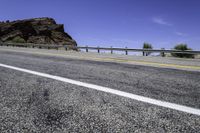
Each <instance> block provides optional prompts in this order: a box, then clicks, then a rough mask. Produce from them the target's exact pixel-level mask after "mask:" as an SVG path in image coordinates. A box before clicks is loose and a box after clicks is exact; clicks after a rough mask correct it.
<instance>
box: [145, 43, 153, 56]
mask: <svg viewBox="0 0 200 133" xmlns="http://www.w3.org/2000/svg"><path fill="white" fill-rule="evenodd" d="M143 49H153V46H152V45H151V44H150V43H144V44H143ZM150 54H151V52H143V56H145V55H146V56H148V55H150Z"/></svg>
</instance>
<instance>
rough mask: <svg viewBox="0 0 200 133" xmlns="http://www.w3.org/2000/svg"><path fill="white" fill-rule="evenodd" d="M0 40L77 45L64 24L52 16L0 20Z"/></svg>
mask: <svg viewBox="0 0 200 133" xmlns="http://www.w3.org/2000/svg"><path fill="white" fill-rule="evenodd" d="M0 42H11V43H35V44H55V45H68V46H69V47H75V46H77V44H76V42H75V41H74V40H73V39H72V37H71V36H70V35H69V34H67V33H65V31H64V26H63V24H57V23H56V21H55V20H54V19H52V18H33V19H25V20H17V21H12V22H9V21H6V22H0Z"/></svg>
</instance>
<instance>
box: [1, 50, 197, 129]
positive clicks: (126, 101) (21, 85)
mask: <svg viewBox="0 0 200 133" xmlns="http://www.w3.org/2000/svg"><path fill="white" fill-rule="evenodd" d="M0 49H1V50H0V64H3V65H8V66H13V67H15V68H20V69H25V70H31V71H34V72H38V73H43V74H49V75H51V76H56V77H62V78H65V79H70V80H73V81H80V82H81V83H87V84H89V85H91V84H92V85H96V86H100V87H106V88H111V89H114V90H117V91H119V92H125V93H127V94H134V95H137V96H142V97H145V98H150V99H154V100H155V101H161V102H166V103H172V104H173V105H177V106H178V107H179V105H180V106H181V107H182V106H183V107H188V108H189V109H196V110H197V111H200V98H199V97H200V82H199V81H200V72H199V70H198V67H199V66H198V61H193V62H192V61H191V60H188V61H183V62H184V63H185V64H179V63H180V62H181V61H179V60H178V59H177V60H178V61H177V62H173V64H174V66H173V68H171V66H169V67H168V66H165V67H164V68H163V67H162V66H160V67H159V66H158V65H156V64H155V66H153V64H151V65H150V66H149V64H148V63H147V65H145V64H144V63H143V64H139V63H135V64H134V63H133V62H132V63H124V62H121V63H120V62H118V61H116V62H115V61H110V62H109V61H108V60H107V61H105V60H103V61H100V60H98V61H95V60H89V59H87V60H84V59H82V58H81V57H80V59H79V58H78V57H77V58H71V57H64V56H54V55H53V54H52V55H51V54H48V55H47V54H46V55H45V54H44V52H42V51H40V50H38V51H37V52H38V53H34V52H32V53H31V52H30V51H31V50H30V51H29V53H28V52H27V51H24V52H22V51H23V50H24V49H21V50H19V49H17V48H12V50H10V49H9V50H8V49H6V48H0ZM19 51H20V52H19ZM39 53H40V54H39ZM83 55H84V54H83ZM85 56H86V55H85ZM82 57H83V56H82ZM86 57H87V56H86ZM93 58H95V57H94V56H93ZM98 58H100V57H98ZM123 58H125V57H123ZM128 58H130V57H128ZM134 58H135V57H134ZM148 58H149V57H148ZM96 59H97V58H96ZM103 59H105V58H103ZM120 59H121V57H120ZM115 60H117V59H115ZM123 60H125V59H123ZM147 60H148V61H149V59H147ZM167 60H168V61H170V60H169V59H167ZM145 62H147V61H145ZM188 62H190V63H188ZM191 62H192V64H193V65H191ZM161 63H163V62H159V64H161ZM187 63H188V64H187ZM166 64H167V63H166ZM168 64H170V63H168ZM181 65H182V66H190V67H188V68H184V70H183V68H181V67H177V66H181ZM67 82H68V81H67ZM67 82H63V81H60V80H56V78H55V77H53V78H47V77H43V76H39V75H37V74H31V73H28V72H24V71H19V70H15V69H11V68H8V67H3V66H0V97H1V98H0V132H6V133H7V132H136V133H137V132H138V133H139V132H142V133H144V132H148V133H149V132H152V133H155V132H158V133H165V132H187V133H188V132H193V133H198V132H200V115H198V114H195V113H193V112H191V113H187V112H184V110H183V111H180V110H179V109H176V108H174V107H169V108H168V107H163V106H162V104H159V103H158V104H157V103H155V104H150V103H149V101H146V102H145V101H143V102H141V101H140V100H135V99H134V98H132V99H131V98H128V97H126V96H120V94H119V95H118V94H113V93H107V92H105V91H99V90H95V89H91V87H87V86H85V87H83V86H81V85H77V84H71V83H67ZM170 106H171V105H170ZM173 108H174V109H173Z"/></svg>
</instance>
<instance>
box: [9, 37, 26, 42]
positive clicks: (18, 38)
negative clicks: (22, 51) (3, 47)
mask: <svg viewBox="0 0 200 133" xmlns="http://www.w3.org/2000/svg"><path fill="white" fill-rule="evenodd" d="M12 42H14V43H25V42H26V41H25V40H24V39H23V38H21V37H19V36H17V37H15V38H14V39H12Z"/></svg>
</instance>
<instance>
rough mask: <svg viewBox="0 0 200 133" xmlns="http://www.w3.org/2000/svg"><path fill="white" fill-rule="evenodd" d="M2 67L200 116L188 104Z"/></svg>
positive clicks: (199, 111) (199, 113)
mask: <svg viewBox="0 0 200 133" xmlns="http://www.w3.org/2000/svg"><path fill="white" fill-rule="evenodd" d="M0 67H4V68H9V69H13V70H17V71H21V72H25V73H29V74H33V75H37V76H41V77H45V78H50V79H54V80H58V81H62V82H66V83H70V84H74V85H78V86H82V87H86V88H90V89H94V90H98V91H103V92H107V93H111V94H115V95H118V96H122V97H127V98H130V99H133V100H137V101H141V102H145V103H149V104H153V105H157V106H161V107H165V108H169V109H174V110H178V111H182V112H186V113H190V114H194V115H199V116H200V109H195V108H192V107H187V106H183V105H179V104H175V103H169V102H165V101H161V100H156V99H152V98H148V97H144V96H140V95H135V94H132V93H127V92H123V91H119V90H115V89H111V88H108V87H102V86H99V85H94V84H90V83H84V82H80V81H76V80H72V79H68V78H63V77H59V76H54V75H50V74H46V73H41V72H36V71H32V70H28V69H23V68H18V67H14V66H9V65H5V64H1V63H0Z"/></svg>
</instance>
